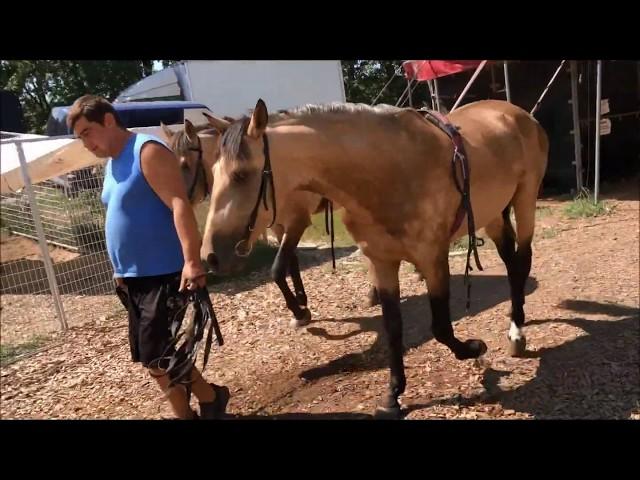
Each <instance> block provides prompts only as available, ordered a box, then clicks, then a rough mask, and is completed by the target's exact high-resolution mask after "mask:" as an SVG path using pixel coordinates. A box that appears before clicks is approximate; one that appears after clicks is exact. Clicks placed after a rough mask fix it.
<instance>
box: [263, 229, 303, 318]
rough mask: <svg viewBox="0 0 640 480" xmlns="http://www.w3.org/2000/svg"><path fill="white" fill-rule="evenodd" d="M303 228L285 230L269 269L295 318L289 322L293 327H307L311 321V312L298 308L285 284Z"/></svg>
mask: <svg viewBox="0 0 640 480" xmlns="http://www.w3.org/2000/svg"><path fill="white" fill-rule="evenodd" d="M305 228H306V225H305V226H292V227H291V228H289V229H287V231H286V233H284V235H283V237H282V240H281V241H280V248H279V249H278V253H277V255H276V258H275V260H274V262H273V266H272V267H271V277H272V278H273V280H274V281H275V282H276V284H277V285H278V288H280V291H281V292H282V296H283V297H284V299H285V301H286V302H287V308H288V309H289V310H291V312H292V313H293V316H294V317H295V320H292V321H291V325H292V326H294V327H302V326H304V325H307V324H308V323H309V321H310V320H311V312H310V311H309V310H308V309H307V308H303V307H301V306H300V304H299V303H298V300H297V299H296V297H295V296H294V295H293V293H292V292H291V289H290V288H289V285H288V284H287V272H288V270H289V267H290V265H291V258H292V256H294V255H295V249H296V247H297V246H298V242H299V241H300V237H302V233H303V232H304V230H305ZM296 263H297V262H296Z"/></svg>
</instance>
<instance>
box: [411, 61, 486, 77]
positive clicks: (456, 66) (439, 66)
mask: <svg viewBox="0 0 640 480" xmlns="http://www.w3.org/2000/svg"><path fill="white" fill-rule="evenodd" d="M481 63H482V60H407V61H405V62H403V63H402V67H403V68H404V73H405V76H406V77H407V78H409V79H416V80H418V81H425V80H433V79H434V78H438V77H444V76H446V75H451V74H452V73H458V72H462V71H464V70H471V69H475V68H476V67H477V66H478V65H480V64H481Z"/></svg>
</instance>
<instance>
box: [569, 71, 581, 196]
mask: <svg viewBox="0 0 640 480" xmlns="http://www.w3.org/2000/svg"><path fill="white" fill-rule="evenodd" d="M570 66H571V109H572V110H573V147H574V154H575V165H576V189H577V193H580V192H581V191H582V143H581V139H580V110H579V104H578V62H576V61H575V60H571V63H570Z"/></svg>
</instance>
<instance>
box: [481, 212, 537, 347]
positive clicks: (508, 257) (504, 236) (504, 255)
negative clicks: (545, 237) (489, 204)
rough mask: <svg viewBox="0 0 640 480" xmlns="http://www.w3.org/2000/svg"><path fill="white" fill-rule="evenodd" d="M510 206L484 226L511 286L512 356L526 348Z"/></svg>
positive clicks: (518, 263) (510, 338)
mask: <svg viewBox="0 0 640 480" xmlns="http://www.w3.org/2000/svg"><path fill="white" fill-rule="evenodd" d="M510 210H511V207H510V206H507V208H505V209H504V210H503V212H502V216H501V217H499V218H497V219H495V220H493V221H492V222H490V223H489V224H488V225H487V226H486V227H485V232H486V233H487V235H488V236H489V238H491V240H493V243H495V245H496V249H497V250H498V254H499V255H500V258H501V259H502V261H503V262H504V264H505V266H506V267H507V275H508V277H509V286H510V287H511V328H510V329H509V335H508V337H509V353H510V354H511V355H512V356H519V355H522V354H523V353H524V351H525V348H526V339H525V336H524V335H523V334H522V326H523V325H524V310H523V303H524V294H523V291H521V290H524V285H521V284H522V282H521V280H520V276H521V275H520V273H519V265H520V261H519V260H516V257H517V254H516V233H515V231H514V230H513V226H512V225H511V218H510V217H509V212H510ZM527 275H528V273H527Z"/></svg>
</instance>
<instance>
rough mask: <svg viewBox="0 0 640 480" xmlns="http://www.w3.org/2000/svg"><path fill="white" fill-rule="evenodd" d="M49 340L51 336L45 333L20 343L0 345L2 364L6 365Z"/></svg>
mask: <svg viewBox="0 0 640 480" xmlns="http://www.w3.org/2000/svg"><path fill="white" fill-rule="evenodd" d="M48 340H49V338H48V337H46V336H44V335H37V336H35V337H32V338H31V339H30V340H28V341H26V342H25V343H20V344H18V345H0V366H3V367H4V366H5V365H8V364H9V363H11V362H12V361H13V360H15V359H16V357H19V356H20V355H25V354H27V353H31V352H33V351H35V350H37V349H39V348H41V347H42V346H43V345H44V344H45V343H47V341H48Z"/></svg>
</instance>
